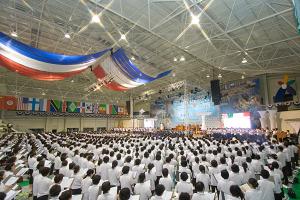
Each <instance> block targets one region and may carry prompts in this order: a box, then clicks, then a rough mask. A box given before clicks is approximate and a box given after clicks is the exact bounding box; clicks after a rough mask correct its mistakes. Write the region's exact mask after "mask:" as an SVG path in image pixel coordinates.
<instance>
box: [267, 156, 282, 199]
mask: <svg viewBox="0 0 300 200" xmlns="http://www.w3.org/2000/svg"><path fill="white" fill-rule="evenodd" d="M271 170H272V171H271V172H270V175H271V176H273V178H274V185H275V188H274V195H275V199H276V200H281V199H282V197H283V196H284V195H283V190H282V181H281V180H282V177H283V174H282V172H281V170H280V169H279V164H278V163H277V162H276V161H274V162H272V166H271Z"/></svg>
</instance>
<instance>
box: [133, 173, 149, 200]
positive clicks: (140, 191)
mask: <svg viewBox="0 0 300 200" xmlns="http://www.w3.org/2000/svg"><path fill="white" fill-rule="evenodd" d="M145 179H146V176H145V173H141V174H140V175H139V177H138V183H137V184H136V185H135V186H134V194H136V195H140V200H148V199H149V198H150V197H151V196H152V193H151V190H150V184H148V183H145Z"/></svg>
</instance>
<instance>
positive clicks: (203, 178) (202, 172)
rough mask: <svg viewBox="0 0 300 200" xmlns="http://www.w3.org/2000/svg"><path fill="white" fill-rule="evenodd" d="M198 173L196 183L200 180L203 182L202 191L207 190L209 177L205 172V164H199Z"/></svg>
mask: <svg viewBox="0 0 300 200" xmlns="http://www.w3.org/2000/svg"><path fill="white" fill-rule="evenodd" d="M199 171H200V173H199V174H197V175H196V183H197V182H199V181H201V182H202V183H203V184H204V191H206V192H208V191H209V185H210V177H209V175H208V174H206V173H205V166H204V165H200V166H199Z"/></svg>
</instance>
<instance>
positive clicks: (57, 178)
mask: <svg viewBox="0 0 300 200" xmlns="http://www.w3.org/2000/svg"><path fill="white" fill-rule="evenodd" d="M63 178H64V175H62V174H56V175H55V176H54V179H53V180H54V184H56V185H59V184H61V182H62V180H63Z"/></svg>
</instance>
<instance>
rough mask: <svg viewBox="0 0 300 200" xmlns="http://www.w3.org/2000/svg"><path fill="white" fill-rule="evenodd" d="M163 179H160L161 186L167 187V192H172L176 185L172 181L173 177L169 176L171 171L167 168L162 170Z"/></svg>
mask: <svg viewBox="0 0 300 200" xmlns="http://www.w3.org/2000/svg"><path fill="white" fill-rule="evenodd" d="M162 175H163V177H162V178H160V179H159V184H161V185H163V186H165V189H166V191H172V189H173V187H174V184H173V181H172V179H171V176H169V170H168V169H167V168H164V169H163V170H162Z"/></svg>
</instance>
